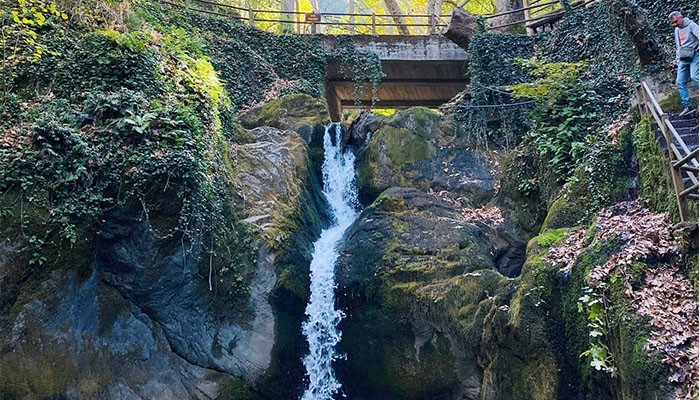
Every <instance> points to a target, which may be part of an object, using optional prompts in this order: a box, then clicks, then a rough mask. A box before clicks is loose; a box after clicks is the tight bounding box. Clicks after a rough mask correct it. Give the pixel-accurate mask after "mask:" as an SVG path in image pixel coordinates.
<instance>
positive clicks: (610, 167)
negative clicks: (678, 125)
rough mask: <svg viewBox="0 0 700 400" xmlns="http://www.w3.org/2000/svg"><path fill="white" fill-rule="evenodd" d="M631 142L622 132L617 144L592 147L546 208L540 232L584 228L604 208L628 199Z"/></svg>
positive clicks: (627, 134)
mask: <svg viewBox="0 0 700 400" xmlns="http://www.w3.org/2000/svg"><path fill="white" fill-rule="evenodd" d="M631 143H632V141H631V135H630V134H629V132H625V133H624V134H621V135H620V138H619V144H617V145H606V144H603V145H596V146H593V147H592V148H591V149H590V150H589V151H588V153H587V155H586V161H585V162H584V163H582V164H581V165H579V166H578V167H577V168H576V170H575V171H574V174H573V176H572V177H571V178H570V179H569V181H568V182H567V184H566V185H565V187H564V190H563V191H562V193H561V194H560V195H559V197H558V198H557V199H556V200H555V201H554V202H553V204H552V205H551V207H550V208H549V211H548V213H547V217H546V218H545V220H544V222H543V223H542V227H541V231H543V232H544V231H545V230H547V229H556V228H563V227H573V226H578V225H587V224H588V223H589V222H591V221H592V220H593V218H594V217H595V215H596V214H597V213H598V211H600V210H601V209H603V208H604V207H607V206H610V205H612V204H614V203H617V202H620V201H626V200H632V198H631V196H632V193H631V191H630V190H629V189H630V182H631V180H632V178H633V173H634V171H633V170H632V169H631V168H629V166H628V164H629V162H630V159H631V156H632V144H631Z"/></svg>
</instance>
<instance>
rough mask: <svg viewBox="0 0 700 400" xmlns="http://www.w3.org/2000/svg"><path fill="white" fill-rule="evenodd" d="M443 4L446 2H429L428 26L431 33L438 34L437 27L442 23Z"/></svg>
mask: <svg viewBox="0 0 700 400" xmlns="http://www.w3.org/2000/svg"><path fill="white" fill-rule="evenodd" d="M442 3H444V0H428V10H427V11H428V12H427V14H428V15H429V17H428V24H429V25H430V33H431V34H434V33H437V28H436V25H437V24H438V22H439V21H440V14H442Z"/></svg>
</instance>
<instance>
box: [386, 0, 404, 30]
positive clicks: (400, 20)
mask: <svg viewBox="0 0 700 400" xmlns="http://www.w3.org/2000/svg"><path fill="white" fill-rule="evenodd" d="M384 4H386V9H387V10H388V11H389V14H391V16H392V18H393V19H394V23H395V24H396V25H397V26H398V28H399V32H401V34H402V35H409V34H410V33H409V31H408V24H407V23H406V18H404V17H402V16H401V14H403V12H402V11H401V7H400V6H399V3H398V2H397V1H396V0H384Z"/></svg>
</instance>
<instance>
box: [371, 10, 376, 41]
mask: <svg viewBox="0 0 700 400" xmlns="http://www.w3.org/2000/svg"><path fill="white" fill-rule="evenodd" d="M376 35H377V14H375V13H372V36H376Z"/></svg>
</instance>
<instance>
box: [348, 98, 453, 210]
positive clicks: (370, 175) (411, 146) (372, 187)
mask: <svg viewBox="0 0 700 400" xmlns="http://www.w3.org/2000/svg"><path fill="white" fill-rule="evenodd" d="M369 129H370V130H371V131H372V139H371V140H370V141H369V144H368V145H367V146H366V147H365V148H363V149H362V150H361V151H360V153H359V154H358V162H357V175H358V186H359V187H360V192H361V193H360V194H361V197H363V198H365V199H366V198H374V197H376V196H377V195H378V194H379V193H381V192H382V191H383V190H385V189H387V188H389V187H391V186H412V187H418V188H421V189H427V187H428V181H427V180H426V179H411V178H410V177H409V175H410V174H411V171H410V169H411V165H412V164H414V163H416V162H418V161H422V160H426V159H428V158H430V157H433V156H435V154H436V153H437V142H438V139H439V138H440V137H442V136H443V135H442V133H441V131H440V130H439V117H438V115H437V114H435V112H433V111H431V110H429V109H427V108H423V107H414V108H410V109H408V110H404V111H401V112H398V113H395V114H394V115H392V116H391V117H379V118H377V119H376V120H374V122H373V123H372V126H370V127H369ZM414 169H415V168H414Z"/></svg>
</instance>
